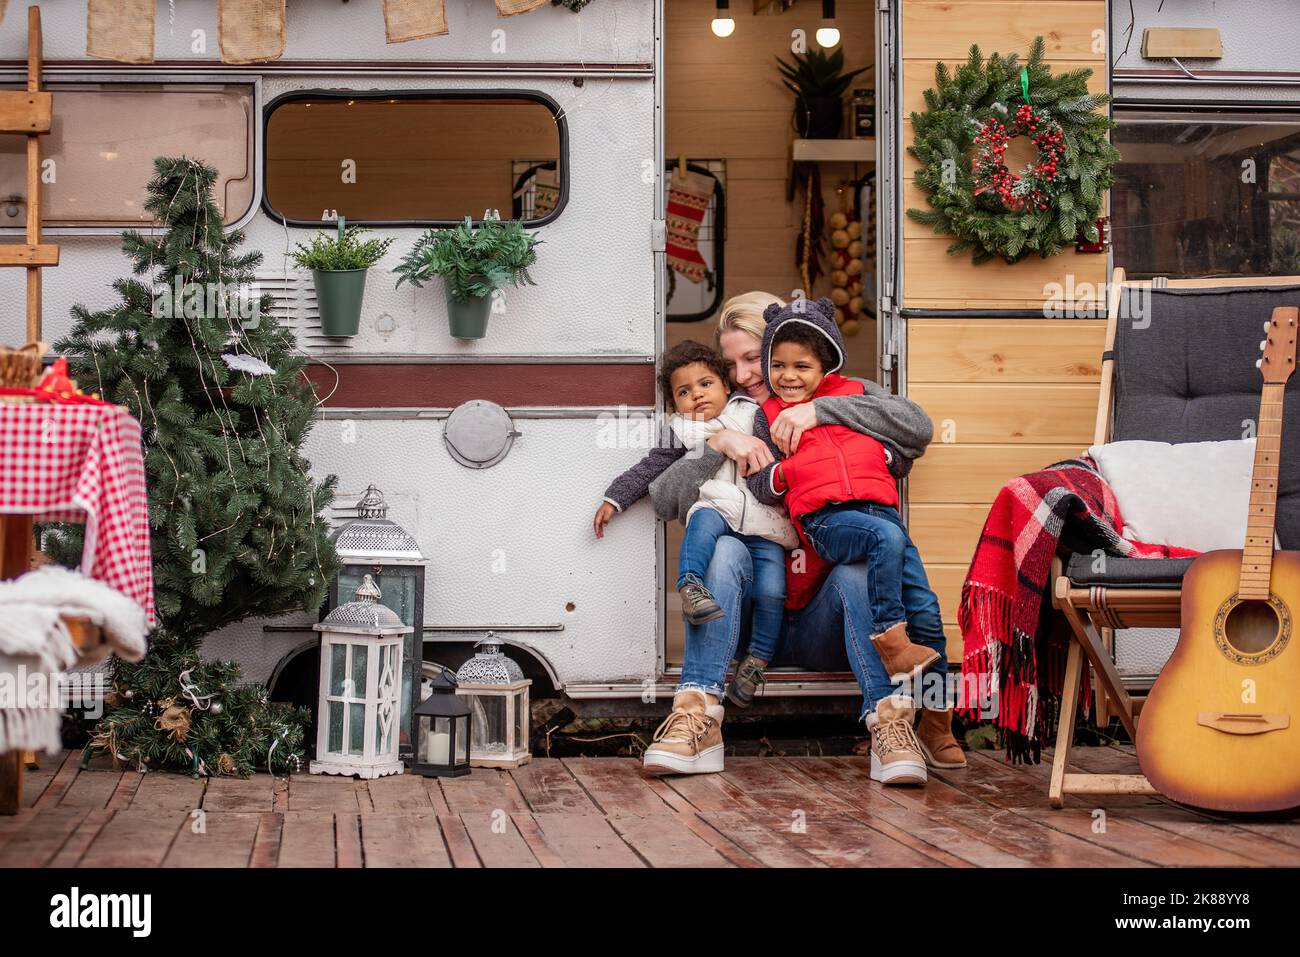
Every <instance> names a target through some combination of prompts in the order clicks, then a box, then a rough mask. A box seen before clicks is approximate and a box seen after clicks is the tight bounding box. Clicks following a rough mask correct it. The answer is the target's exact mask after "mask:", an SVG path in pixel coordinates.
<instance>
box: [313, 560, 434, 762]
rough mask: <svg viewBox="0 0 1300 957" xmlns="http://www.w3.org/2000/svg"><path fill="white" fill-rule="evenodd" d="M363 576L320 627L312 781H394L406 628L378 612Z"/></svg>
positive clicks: (384, 610)
mask: <svg viewBox="0 0 1300 957" xmlns="http://www.w3.org/2000/svg"><path fill="white" fill-rule="evenodd" d="M381 597H382V595H381V593H380V591H379V588H378V586H376V585H375V582H374V579H372V578H371V577H370V576H369V575H366V576H365V577H364V578H363V579H362V581H361V585H360V586H359V587H358V588H357V590H356V594H355V595H354V596H353V599H352V601H350V602H347V603H346V604H343V605H339V606H338V607H337V608H335V609H334V610H333V611H331V612H330V613H329V614H328V615H326V616H325V620H324V621H322V622H320V623H319V624H316V625H313V626H312V627H313V628H315V630H316V631H319V632H320V697H319V702H320V703H319V709H320V710H319V711H318V712H317V722H316V724H317V734H316V760H314V761H312V763H311V773H312V774H355V775H357V776H358V777H362V778H377V777H381V776H383V775H385V774H401V773H402V762H401V759H400V758H399V757H398V748H397V731H398V729H397V721H398V716H399V714H400V711H401V702H400V699H399V698H398V691H399V689H400V688H401V683H402V643H403V640H404V639H405V637H406V636H407V635H409V634H410V633H411V626H410V625H405V624H403V623H402V620H401V619H400V618H398V617H397V614H396V612H394V611H393V610H392V609H391V608H389V607H388V606H386V605H381V604H380V603H379V599H380V598H381Z"/></svg>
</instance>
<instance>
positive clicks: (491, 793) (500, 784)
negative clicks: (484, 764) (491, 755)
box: [442, 768, 528, 814]
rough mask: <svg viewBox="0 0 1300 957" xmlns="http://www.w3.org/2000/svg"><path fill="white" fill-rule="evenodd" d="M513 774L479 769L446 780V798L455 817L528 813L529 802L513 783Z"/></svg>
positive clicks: (444, 792) (444, 791)
mask: <svg viewBox="0 0 1300 957" xmlns="http://www.w3.org/2000/svg"><path fill="white" fill-rule="evenodd" d="M511 773H512V772H510V771H501V770H497V769H495V768H475V769H474V770H473V771H471V772H470V773H469V774H466V775H463V776H461V777H458V778H443V779H442V794H443V797H445V798H446V799H447V807H448V808H449V809H450V811H451V813H453V814H466V813H469V812H475V813H479V812H493V811H498V810H500V811H506V812H509V811H526V810H528V802H526V801H525V800H524V797H523V795H522V794H520V793H519V788H518V787H516V786H515V783H514V781H513V780H512V779H511V776H510V775H511Z"/></svg>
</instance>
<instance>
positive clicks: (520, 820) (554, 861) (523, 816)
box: [510, 811, 567, 867]
mask: <svg viewBox="0 0 1300 957" xmlns="http://www.w3.org/2000/svg"><path fill="white" fill-rule="evenodd" d="M510 819H511V821H512V823H513V824H514V825H515V827H516V828H518V829H519V836H520V837H521V838H522V839H523V840H524V843H526V844H527V845H528V850H529V852H530V853H531V854H532V855H533V857H534V858H536V860H537V863H538V864H540V865H541V866H542V867H566V866H567V865H566V864H565V862H564V858H563V857H561V856H560V855H559V853H558V852H557V851H556V850H555V848H553V847H551V845H550V843H548V842H547V840H546V836H545V835H544V834H542V829H541V828H540V827H539V826H538V824H537V819H536V818H535V817H533V815H532V814H531V813H529V812H528V811H520V812H518V813H516V814H512V815H511V816H510Z"/></svg>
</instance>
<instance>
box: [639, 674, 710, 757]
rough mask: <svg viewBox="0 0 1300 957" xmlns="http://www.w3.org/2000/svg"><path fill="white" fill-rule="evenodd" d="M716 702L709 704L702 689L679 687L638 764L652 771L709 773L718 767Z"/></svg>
mask: <svg viewBox="0 0 1300 957" xmlns="http://www.w3.org/2000/svg"><path fill="white" fill-rule="evenodd" d="M722 716H723V708H722V705H720V704H709V701H708V698H707V697H706V696H705V694H704V692H703V691H679V692H677V694H675V695H674V696H673V710H672V713H671V714H669V715H668V717H667V718H665V719H664V722H663V724H661V725H659V729H658V730H657V731H655V736H654V743H653V744H652V745H651V746H650V747H649V748H647V749H646V753H645V755H644V756H643V757H642V759H641V763H642V766H643V767H644V768H645V769H646V770H647V771H650V772H652V773H655V774H710V773H713V772H716V771H721V770H722Z"/></svg>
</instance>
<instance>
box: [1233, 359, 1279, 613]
mask: <svg viewBox="0 0 1300 957" xmlns="http://www.w3.org/2000/svg"><path fill="white" fill-rule="evenodd" d="M1285 390H1286V383H1285V382H1269V383H1265V384H1264V391H1263V394H1262V395H1261V396H1260V400H1259V429H1258V431H1257V432H1256V435H1255V466H1254V469H1253V471H1252V472H1251V479H1250V512H1249V517H1248V518H1247V521H1246V544H1245V546H1244V547H1243V548H1242V554H1241V581H1240V583H1239V586H1238V589H1237V591H1238V594H1239V595H1240V596H1241V597H1242V598H1261V599H1267V598H1268V596H1269V580H1270V578H1271V577H1272V573H1273V528H1274V526H1275V525H1276V524H1277V479H1278V471H1279V468H1278V466H1279V464H1280V462H1281V455H1282V401H1283V396H1284V394H1285Z"/></svg>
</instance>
